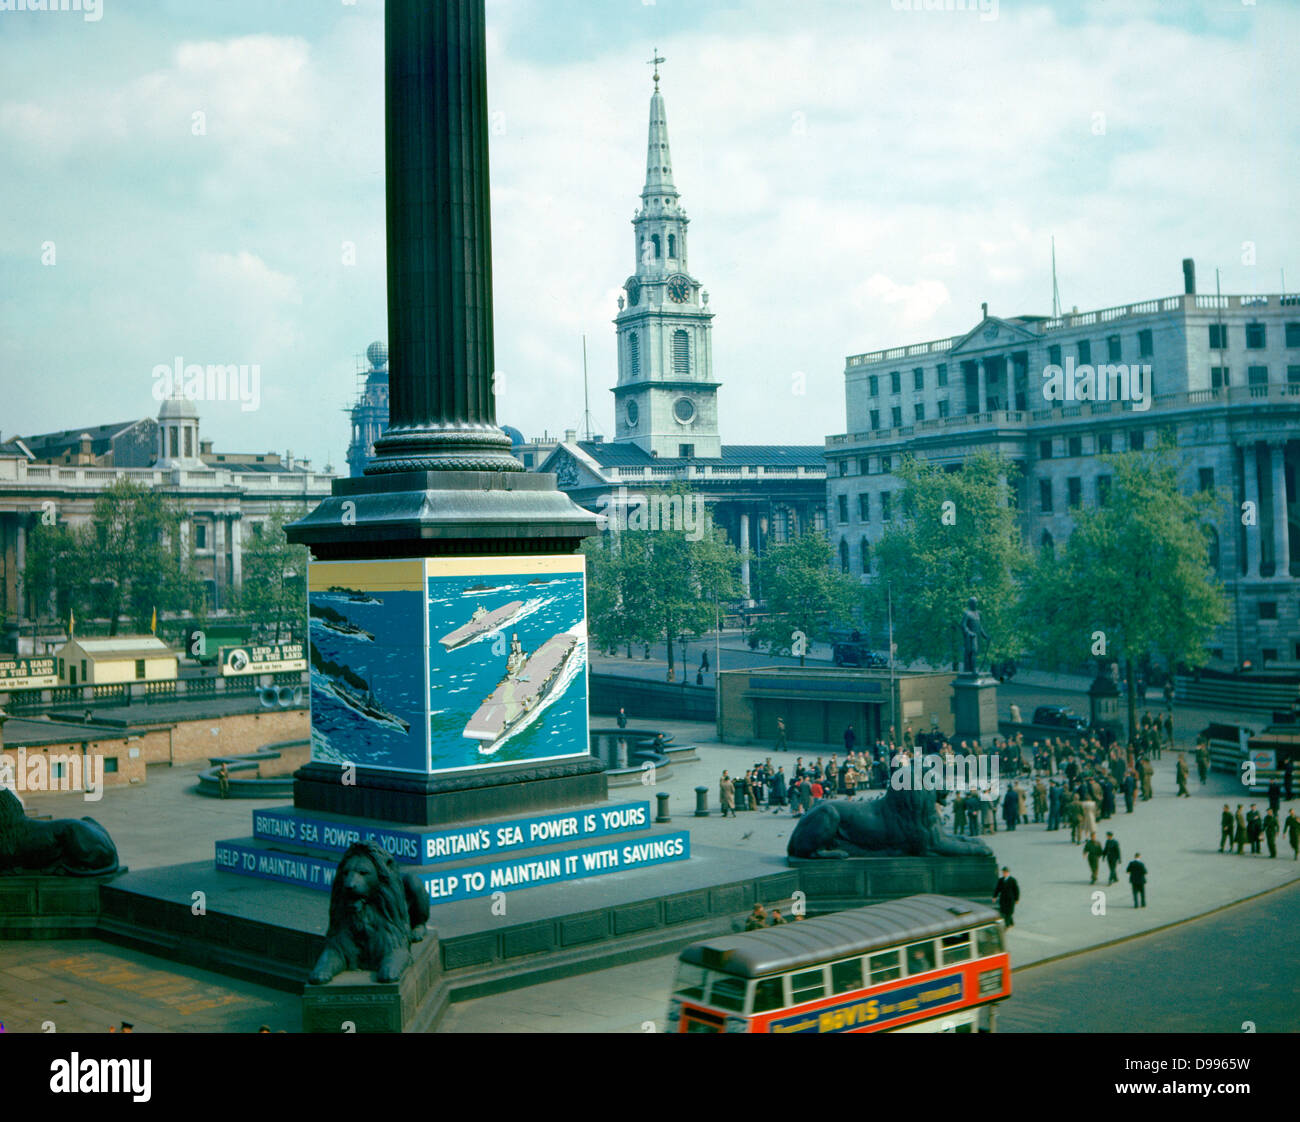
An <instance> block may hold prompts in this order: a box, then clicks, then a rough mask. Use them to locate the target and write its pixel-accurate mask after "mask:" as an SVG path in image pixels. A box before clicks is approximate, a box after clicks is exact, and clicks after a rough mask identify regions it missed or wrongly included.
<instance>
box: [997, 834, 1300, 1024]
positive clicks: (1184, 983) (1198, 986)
mask: <svg viewBox="0 0 1300 1122" xmlns="http://www.w3.org/2000/svg"><path fill="white" fill-rule="evenodd" d="M1189 859H1190V860H1210V859H1211V858H1210V857H1209V856H1208V855H1206V856H1205V857H1191V858H1189ZM1277 860H1278V861H1282V860H1284V858H1283V857H1281V856H1279V857H1278V858H1277ZM1159 890H1160V886H1159V884H1158V883H1153V884H1152V886H1151V892H1152V893H1155V892H1158V891H1159ZM1117 906H1119V907H1128V906H1129V899H1128V898H1127V897H1125V896H1120V897H1118V905H1117ZM1298 917H1300V884H1291V885H1288V886H1287V887H1285V888H1281V889H1278V890H1277V891H1275V892H1270V893H1267V894H1266V895H1264V896H1261V897H1258V898H1256V899H1254V900H1248V901H1246V902H1245V903H1242V904H1235V905H1233V906H1232V907H1229V908H1225V909H1224V910H1222V911H1219V912H1215V913H1214V914H1213V915H1210V916H1206V917H1205V918H1203V919H1194V920H1191V921H1189V922H1187V923H1180V924H1178V925H1176V926H1174V927H1171V928H1169V929H1167V930H1165V931H1157V932H1155V933H1153V934H1151V935H1142V936H1139V937H1137V938H1135V939H1130V940H1128V941H1127V942H1124V943H1120V944H1118V945H1116V946H1113V947H1109V948H1105V947H1103V948H1101V949H1098V950H1095V951H1089V952H1087V953H1084V954H1077V955H1072V956H1071V957H1069V958H1066V959H1062V960H1060V961H1058V962H1049V963H1044V964H1043V965H1041V966H1032V967H1029V968H1028V969H1025V970H1017V971H1016V972H1015V974H1014V975H1013V980H1012V990H1013V996H1012V998H1011V999H1010V1000H1009V1001H1007V1002H1004V1003H1003V1005H1002V1006H1001V1008H1000V1009H999V1011H998V1023H997V1030H998V1032H1019V1033H1025V1032H1142V1033H1162V1032H1209V1033H1240V1032H1243V1031H1251V1030H1249V1029H1244V1028H1243V1025H1246V1024H1251V1025H1253V1026H1254V1030H1253V1031H1255V1032H1297V1031H1300V1005H1298V1004H1297V1002H1296V996H1295V995H1296V964H1297V963H1300V924H1297V922H1296V920H1297V918H1298Z"/></svg>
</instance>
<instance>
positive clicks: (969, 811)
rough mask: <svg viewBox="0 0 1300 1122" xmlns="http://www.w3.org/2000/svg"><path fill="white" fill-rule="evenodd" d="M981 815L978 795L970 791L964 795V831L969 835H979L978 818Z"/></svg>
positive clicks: (981, 809)
mask: <svg viewBox="0 0 1300 1122" xmlns="http://www.w3.org/2000/svg"><path fill="white" fill-rule="evenodd" d="M982 815H983V803H982V802H981V801H980V797H979V795H978V794H977V793H976V792H974V791H972V792H971V793H970V794H969V795H967V796H966V832H967V833H968V834H970V836H971V837H973V838H977V837H979V836H980V818H981V817H982Z"/></svg>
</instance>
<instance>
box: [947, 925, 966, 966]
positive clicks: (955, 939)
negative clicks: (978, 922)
mask: <svg viewBox="0 0 1300 1122" xmlns="http://www.w3.org/2000/svg"><path fill="white" fill-rule="evenodd" d="M969 958H970V932H969V931H963V932H962V933H961V934H960V935H945V936H944V937H943V964H944V966H947V965H948V964H949V963H950V962H965V961H966V960H967V959H969Z"/></svg>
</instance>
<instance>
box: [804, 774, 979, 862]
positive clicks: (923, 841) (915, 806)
mask: <svg viewBox="0 0 1300 1122" xmlns="http://www.w3.org/2000/svg"><path fill="white" fill-rule="evenodd" d="M786 852H787V853H788V854H789V855H790V856H791V857H982V856H985V855H987V854H989V853H990V852H991V850H990V849H989V847H988V846H987V845H985V844H984V842H983V841H981V840H980V839H979V838H959V837H955V836H954V835H952V834H948V833H945V832H944V830H943V828H942V826H940V824H939V812H938V809H937V808H936V805H935V793H934V792H933V791H896V790H894V789H892V788H891V789H890V790H889V791H887V792H886V793H885V795H884V797H883V798H878V799H871V800H870V801H867V802H856V801H850V800H838V799H837V800H835V801H834V802H820V803H817V804H816V805H815V806H814V807H813V808H812V809H811V810H809V811H808V812H807V813H806V814H804V816H803V817H802V818H800V819H799V821H798V823H797V824H796V825H795V828H794V830H793V832H792V833H791V834H790V841H789V844H788V845H787V846H786Z"/></svg>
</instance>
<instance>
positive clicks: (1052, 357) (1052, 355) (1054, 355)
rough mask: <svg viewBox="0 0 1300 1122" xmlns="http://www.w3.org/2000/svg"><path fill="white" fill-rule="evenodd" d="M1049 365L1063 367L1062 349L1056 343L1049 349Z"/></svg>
mask: <svg viewBox="0 0 1300 1122" xmlns="http://www.w3.org/2000/svg"><path fill="white" fill-rule="evenodd" d="M1047 364H1048V365H1049V366H1060V365H1061V348H1060V347H1059V346H1057V345H1056V344H1055V343H1053V344H1052V345H1051V346H1050V347H1048V348H1047Z"/></svg>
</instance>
